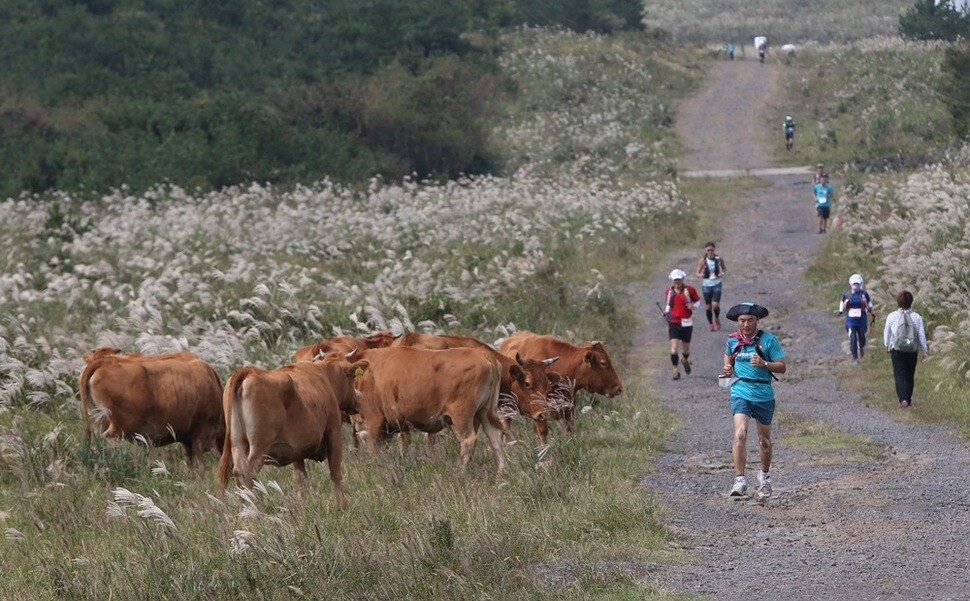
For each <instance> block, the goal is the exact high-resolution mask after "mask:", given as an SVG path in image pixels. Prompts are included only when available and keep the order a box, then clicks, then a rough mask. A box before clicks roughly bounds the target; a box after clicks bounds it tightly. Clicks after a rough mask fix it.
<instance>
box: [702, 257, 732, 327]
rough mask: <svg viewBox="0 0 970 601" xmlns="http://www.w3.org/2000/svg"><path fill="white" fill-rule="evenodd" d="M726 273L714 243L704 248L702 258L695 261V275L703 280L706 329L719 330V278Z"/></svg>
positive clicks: (722, 260)
mask: <svg viewBox="0 0 970 601" xmlns="http://www.w3.org/2000/svg"><path fill="white" fill-rule="evenodd" d="M726 273H727V267H726V266H725V265H724V259H722V258H721V256H720V255H718V254H717V253H716V252H715V251H714V243H713V242H708V243H707V244H706V245H705V246H704V256H703V257H701V258H700V259H698V261H697V270H696V273H695V275H696V276H697V277H699V278H702V279H703V286H702V288H701V290H702V292H703V294H704V311H705V312H706V313H707V329H709V330H710V331H712V332H713V331H714V330H720V329H721V278H722V277H724V274H726Z"/></svg>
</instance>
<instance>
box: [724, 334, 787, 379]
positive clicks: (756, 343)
mask: <svg viewBox="0 0 970 601" xmlns="http://www.w3.org/2000/svg"><path fill="white" fill-rule="evenodd" d="M763 333H764V330H758V331H757V333H755V335H754V338H752V339H750V340H748V339H746V338H745V337H744V336H743V335H741V332H740V331H737V332H734V333H733V334H731V335H730V336H728V338H733V339H735V340H737V341H738V343H737V345H735V347H734V352H733V353H731V360H732V361H733V360H734V359H736V358H737V356H738V355H740V354H741V348H742V347H745V346H753V347H754V352H756V353H758V356H759V357H761V358H762V359H764V360H765V361H767V360H768V357H766V356H765V351H764V349H763V348H761V335H762V334H763ZM768 373H769V374H771V378H772V379H773V380H775V381H778V376H776V375H775V374H774V373H772V372H770V371H769V372H768ZM739 379H740V380H742V381H745V382H762V380H752V379H750V378H739ZM770 381H771V380H764V382H770Z"/></svg>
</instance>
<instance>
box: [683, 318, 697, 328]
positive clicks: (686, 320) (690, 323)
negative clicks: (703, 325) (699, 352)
mask: <svg viewBox="0 0 970 601" xmlns="http://www.w3.org/2000/svg"><path fill="white" fill-rule="evenodd" d="M693 325H694V318H693V317H681V318H680V327H682V328H689V327H691V326H693Z"/></svg>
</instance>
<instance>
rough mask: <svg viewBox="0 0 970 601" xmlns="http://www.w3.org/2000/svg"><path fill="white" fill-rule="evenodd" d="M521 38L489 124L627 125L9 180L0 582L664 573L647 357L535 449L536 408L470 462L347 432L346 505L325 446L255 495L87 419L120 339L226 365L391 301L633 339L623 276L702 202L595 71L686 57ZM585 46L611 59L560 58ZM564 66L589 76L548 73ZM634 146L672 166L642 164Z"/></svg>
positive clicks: (168, 585) (442, 322)
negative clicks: (100, 181)
mask: <svg viewBox="0 0 970 601" xmlns="http://www.w3.org/2000/svg"><path fill="white" fill-rule="evenodd" d="M509 48H510V50H509V58H508V61H509V62H508V63H506V64H507V65H508V68H509V72H510V73H511V74H512V76H513V77H514V78H515V80H516V81H517V86H518V88H519V89H520V90H521V94H520V97H519V98H520V99H521V100H520V101H521V102H528V103H529V105H530V107H531V108H530V110H529V112H528V113H527V114H524V113H523V114H520V116H519V117H510V119H509V120H507V121H505V122H503V123H500V124H498V126H497V127H498V132H497V138H498V139H501V140H505V141H506V143H508V144H510V147H511V145H512V144H520V145H524V144H531V143H532V138H533V136H535V135H537V133H536V132H539V131H543V132H553V131H555V129H556V128H553V129H552V130H548V129H543V128H542V127H540V126H539V125H535V126H534V127H533V126H529V125H528V124H529V123H535V124H541V123H552V122H554V121H555V119H563V121H562V123H567V124H574V123H581V122H583V121H584V120H586V119H591V120H594V121H595V122H596V123H599V124H611V123H612V124H614V125H611V126H610V127H609V129H610V131H611V132H612V131H613V129H614V128H619V131H618V132H614V133H610V134H609V135H607V136H606V137H599V136H597V135H593V132H595V130H596V127H590V128H589V129H586V130H581V131H580V130H577V132H576V135H575V136H567V135H563V132H556V136H558V138H556V139H558V140H560V142H556V143H555V144H549V145H545V144H544V145H542V147H541V152H540V151H533V154H532V155H531V156H532V157H534V158H536V159H537V160H528V161H526V160H523V161H518V162H517V161H515V160H513V162H512V167H511V168H510V172H509V175H508V176H506V177H483V178H465V179H461V180H458V181H453V182H449V183H434V182H421V181H404V182H400V183H391V182H382V181H377V180H375V181H374V182H372V183H371V185H370V186H369V187H367V188H365V189H362V190H356V189H350V188H345V187H341V186H337V185H335V184H332V183H330V182H318V183H312V184H307V185H305V186H302V187H298V188H296V189H294V190H290V191H285V192H284V191H280V190H274V189H273V188H270V187H266V186H258V185H253V186H251V187H248V188H245V189H243V188H228V189H225V190H222V191H220V192H215V193H210V194H196V193H192V192H190V191H186V190H181V189H178V188H175V187H171V186H164V185H160V186H158V187H156V188H155V189H153V190H151V191H149V192H148V193H146V194H143V195H134V194H131V193H129V192H128V191H126V190H124V189H122V190H118V191H116V192H115V193H113V194H110V195H107V196H104V197H103V198H100V199H98V200H96V201H85V200H82V199H81V198H80V197H78V196H75V195H72V194H70V193H66V192H54V193H51V194H49V195H45V196H40V197H34V196H31V197H22V198H18V199H10V200H7V201H6V202H3V203H0V315H3V316H4V319H3V321H2V323H0V365H2V370H0V524H2V526H3V528H4V529H5V532H6V537H5V538H4V539H3V540H2V541H0V555H2V557H3V561H2V562H0V598H28V597H29V598H54V597H60V598H90V597H95V596H97V597H112V598H129V597H135V596H137V597H142V598H166V599H168V598H174V597H187V598H215V599H225V598H232V597H244V598H251V597H262V598H271V599H277V598H280V599H282V598H291V597H300V596H306V597H326V598H336V599H362V598H373V599H386V598H392V597H394V598H397V597H407V598H427V599H431V598H434V599H468V598H507V597H510V596H528V597H530V598H575V597H576V596H577V595H579V596H585V597H587V598H596V597H599V596H602V597H604V598H644V597H649V596H651V595H654V594H655V593H656V591H655V590H654V589H653V587H652V586H651V585H650V583H649V571H650V570H651V569H652V566H654V565H655V564H656V563H657V562H663V561H668V560H670V559H671V558H672V555H671V552H670V551H669V550H668V548H667V546H666V544H665V539H666V537H667V536H668V535H667V533H666V532H665V531H664V529H663V527H662V525H661V523H660V521H659V518H658V515H657V513H658V512H657V508H656V507H655V506H654V504H653V502H652V501H651V500H650V498H649V497H648V495H647V493H646V492H644V491H643V490H641V489H640V488H639V487H638V486H637V485H636V478H637V476H639V475H640V474H642V472H643V470H644V469H645V468H646V466H647V465H648V462H649V458H650V457H651V456H652V455H653V454H655V453H657V452H658V450H659V445H660V444H661V440H662V426H661V423H662V421H661V420H662V419H663V416H662V415H661V414H660V413H659V412H657V411H655V410H653V409H651V410H649V411H648V410H646V408H648V407H651V405H652V404H653V403H654V400H653V399H651V398H650V397H649V396H648V395H647V394H646V393H645V392H643V391H640V390H638V389H637V386H635V385H630V382H627V389H628V391H627V393H625V395H624V396H623V397H621V398H620V399H617V400H611V401H609V402H600V401H599V400H597V399H591V398H588V397H581V398H580V411H579V413H578V419H577V431H576V432H575V433H574V434H573V435H572V436H567V435H565V434H564V433H563V432H561V431H559V430H558V429H555V428H554V429H553V432H552V435H551V439H552V447H551V448H550V449H543V450H542V452H541V453H540V452H538V450H537V449H536V448H535V443H534V442H533V438H532V436H533V435H532V434H531V432H530V428H528V427H527V426H528V424H524V423H523V424H514V426H513V427H514V429H515V431H516V432H518V434H519V437H520V438H521V442H519V443H518V444H517V445H514V446H513V447H512V448H511V449H510V455H511V466H510V468H509V470H508V473H507V474H506V475H505V476H503V477H502V479H501V480H496V479H495V476H494V475H493V469H492V467H491V462H492V458H491V457H490V456H489V453H488V452H487V451H482V452H479V453H478V454H476V456H475V458H474V459H473V461H472V464H471V466H470V467H469V468H468V470H467V471H465V472H461V471H459V470H458V467H457V464H458V462H457V448H456V444H455V442H454V441H452V440H446V441H444V442H443V443H440V444H439V445H436V446H434V447H431V448H428V449H425V448H423V447H422V446H421V445H413V446H412V447H410V448H409V449H407V450H406V451H405V452H404V453H403V456H400V455H399V452H398V451H397V450H396V449H393V448H389V449H387V450H385V451H383V452H382V453H380V454H378V455H377V456H374V457H371V456H370V455H369V454H366V453H357V452H354V451H350V452H349V456H348V457H347V458H346V461H345V484H346V486H347V492H348V496H349V499H350V508H349V509H348V510H347V511H344V512H341V511H339V510H338V509H337V507H336V503H335V501H334V498H333V493H332V491H331V489H330V485H329V479H328V478H327V477H326V468H325V467H320V466H318V465H316V464H313V465H311V466H310V485H309V487H308V489H307V490H306V492H305V494H304V495H303V496H302V497H299V496H297V495H296V494H295V482H294V478H293V476H292V475H291V470H289V469H280V468H277V467H274V466H268V467H266V468H264V471H263V472H262V473H261V474H260V478H261V484H260V485H258V486H256V487H255V490H254V491H253V492H252V493H251V494H248V493H246V494H244V493H242V492H241V491H239V492H232V491H234V490H235V489H231V492H230V493H229V494H228V495H227V496H226V497H223V498H219V497H215V496H213V495H212V494H211V493H212V491H213V490H214V459H213V458H212V457H208V456H207V457H206V459H205V465H204V467H203V469H202V470H201V471H198V472H194V471H191V470H190V469H189V468H188V467H187V466H186V465H185V463H184V458H183V455H182V452H181V450H180V449H178V448H176V447H174V446H173V447H167V448H162V449H154V448H147V447H145V446H144V445H142V444H138V443H136V444H131V443H113V442H104V441H96V444H95V446H94V447H93V448H88V447H87V446H86V445H85V444H83V442H82V428H81V424H80V421H79V420H78V418H77V403H76V401H75V398H74V397H75V390H74V387H75V386H76V384H75V381H76V378H77V374H78V372H79V370H80V368H81V364H82V361H81V359H80V354H81V353H82V352H83V351H85V350H88V349H89V348H91V347H93V346H97V345H103V344H109V345H112V346H118V347H122V348H124V349H125V350H131V351H140V352H146V353H154V352H161V351H171V350H182V349H188V350H192V351H194V352H197V353H198V354H200V355H201V356H202V357H204V358H205V359H207V360H209V361H210V362H212V363H213V365H214V366H215V367H216V368H217V370H218V371H219V372H220V374H221V375H222V376H223V377H225V376H226V375H228V373H229V372H230V371H231V370H233V369H235V368H237V367H239V366H240V365H243V364H251V363H256V364H261V365H264V366H267V367H275V366H277V365H280V364H283V363H286V362H288V360H289V357H290V356H291V354H292V352H293V351H294V350H295V349H296V348H297V347H298V346H300V345H302V344H306V343H307V342H309V341H313V340H316V339H318V338H323V337H326V336H329V335H331V334H333V333H338V332H339V333H345V332H346V333H357V332H365V331H370V330H372V329H383V328H390V329H393V330H395V331H403V330H410V329H422V330H426V331H442V330H449V331H459V332H467V333H473V334H476V335H478V336H480V337H483V338H485V339H492V338H495V337H497V336H499V335H501V334H503V333H505V332H507V331H509V330H510V329H512V328H513V327H519V328H526V327H527V328H532V329H537V330H541V331H550V332H554V333H557V334H559V335H562V336H565V337H569V338H574V339H579V340H582V339H589V338H600V339H607V340H610V341H611V342H612V344H611V349H612V350H614V351H615V354H617V355H620V354H621V353H622V346H621V345H618V344H615V342H616V341H618V340H622V339H624V338H625V337H624V334H623V332H624V331H625V330H627V329H628V328H629V327H630V323H631V322H630V318H629V316H626V315H624V314H623V313H622V312H621V311H620V310H619V309H618V306H617V303H616V302H615V299H614V292H613V289H614V286H615V284H616V283H617V280H616V276H617V274H620V273H630V272H633V271H634V270H636V269H638V267H639V266H641V265H642V264H650V263H651V261H653V260H655V257H656V256H657V253H658V252H659V250H658V249H659V246H660V245H661V244H662V243H663V242H664V241H665V240H673V239H683V235H684V231H685V230H687V229H689V228H688V225H687V224H689V222H690V221H691V219H690V215H691V211H692V208H691V206H690V203H689V202H688V201H687V200H686V199H685V198H684V196H683V195H682V194H681V192H680V190H679V189H678V188H677V186H676V185H675V184H674V183H673V182H672V181H671V180H669V179H667V178H666V177H664V176H662V175H660V174H661V173H663V171H664V170H663V169H652V164H653V163H654V162H655V161H657V162H662V163H663V162H667V161H669V159H668V158H667V154H666V152H667V150H666V149H669V148H672V147H673V144H672V143H670V140H672V135H673V134H672V133H671V132H670V131H669V130H668V129H667V126H668V125H669V123H668V121H669V119H668V117H667V116H666V112H665V111H659V110H653V109H650V110H648V111H646V112H644V113H643V114H639V115H638V116H637V119H639V122H638V125H637V126H636V127H635V128H629V127H628V126H627V124H626V123H625V120H626V119H627V118H628V117H629V115H631V114H633V113H631V112H629V111H633V110H634V107H633V106H632V105H633V104H634V103H632V102H631V101H629V100H628V99H627V98H626V97H624V96H621V94H623V88H624V86H622V85H619V86H616V87H615V88H613V89H612V90H611V91H610V92H609V93H604V94H599V92H605V91H606V90H605V86H607V85H608V82H609V81H610V79H611V74H612V76H615V79H616V80H617V81H620V82H623V81H629V80H631V79H636V78H639V77H647V76H649V77H650V78H651V79H650V81H651V83H652V84H653V87H650V86H639V87H631V88H630V90H629V93H630V94H633V95H635V96H636V97H637V102H641V103H643V105H644V106H646V107H659V106H662V105H663V106H666V104H667V103H670V102H673V101H674V98H675V97H676V94H678V93H680V92H682V91H683V90H685V89H686V88H687V87H688V85H689V80H690V77H692V76H691V75H690V74H691V73H692V72H693V71H692V68H691V67H683V68H680V67H677V66H676V64H675V63H674V62H672V61H673V59H674V58H677V57H670V56H667V57H665V58H664V59H663V60H660V59H658V58H657V57H656V54H655V52H656V50H655V49H651V48H650V47H648V46H645V45H644V43H643V42H640V41H637V40H634V39H633V38H629V39H627V40H626V41H623V40H619V41H606V40H605V39H604V38H600V37H596V36H577V35H573V34H567V33H552V32H546V31H531V30H530V31H528V32H523V33H522V37H521V38H512V39H510V41H509ZM589 56H596V57H598V58H597V59H596V60H597V62H596V64H597V65H598V68H597V69H596V70H591V69H577V70H570V69H568V68H562V67H561V66H557V67H556V68H554V69H551V70H548V71H547V70H545V66H548V65H568V64H571V61H577V62H588V61H590V60H591V59H590V58H589ZM678 60H680V59H678ZM683 62H684V63H685V64H689V62H690V61H689V59H687V58H685V59H683ZM533 63H535V64H533ZM593 73H595V75H596V76H597V77H598V78H599V79H598V80H595V81H593V80H591V79H590V78H591V77H592V74H593ZM631 74H632V75H631ZM542 77H546V78H550V79H549V80H548V81H547V85H546V86H542V85H537V82H536V78H542ZM559 79H562V82H559V81H558V80H559ZM556 86H561V87H562V89H566V90H586V93H585V94H584V95H583V96H582V97H572V96H569V95H568V94H567V95H553V96H552V97H546V96H545V93H546V92H545V90H547V89H551V88H553V87H556ZM601 87H604V89H603V90H600V89H599V88H601ZM653 90H655V92H654V91H653ZM620 101H622V106H623V107H626V108H624V109H623V110H622V111H620V112H619V113H618V112H616V111H615V110H614V109H615V108H616V107H615V106H614V103H615V102H620ZM573 113H575V114H581V115H583V117H582V118H575V117H570V116H569V115H570V114H573ZM554 117H555V119H554ZM625 137H626V138H627V139H625ZM560 143H561V144H569V145H570V147H569V149H568V151H560V150H559V149H558V147H557V144H560ZM628 146H629V147H631V148H633V150H628ZM519 147H521V146H519ZM648 147H649V148H650V151H649V152H646V151H643V152H641V151H640V150H637V148H648ZM546 153H548V154H546ZM509 154H510V155H512V156H515V155H514V153H513V152H511V151H510V153H509ZM591 157H595V160H593V158H591ZM547 158H548V160H547ZM641 167H642V168H643V172H644V173H648V174H656V175H654V176H651V177H643V176H637V175H636V171H637V168H641ZM675 216H679V217H681V218H679V219H672V217H675ZM618 358H620V359H622V358H621V357H618ZM621 363H622V361H621ZM585 408H588V409H585ZM583 409H585V410H583ZM479 446H482V447H483V446H486V445H479ZM593 566H595V567H593ZM550 574H552V575H553V576H550ZM581 589H584V590H583V592H580V590H581Z"/></svg>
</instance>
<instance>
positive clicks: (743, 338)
mask: <svg viewBox="0 0 970 601" xmlns="http://www.w3.org/2000/svg"><path fill="white" fill-rule="evenodd" d="M765 317H768V309H766V308H764V307H762V306H761V305H757V304H755V303H752V302H745V303H741V304H739V305H735V306H733V307H731V310H730V311H728V312H727V318H728V319H729V320H731V321H736V322H738V331H737V332H734V333H733V334H731V335H730V336H729V337H728V342H727V346H725V348H724V370H723V371H722V372H721V375H720V377H721V378H722V379H723V380H722V381H725V382H728V383H730V388H731V397H730V398H729V399H728V403H729V404H730V406H731V414H732V415H733V419H734V444H733V445H732V448H731V454H732V457H733V459H734V474H735V478H734V485H733V486H732V487H731V496H737V497H739V496H743V495H745V494H747V492H748V478H747V476H746V475H745V465H746V464H747V460H748V450H747V444H748V423H749V422H750V420H751V418H752V417H753V418H754V419H755V424H756V427H757V430H758V451H759V453H760V458H761V471H760V472H758V493H759V495H760V496H761V497H762V498H764V497H767V496H769V495H770V494H771V476H770V475H769V472H768V470H769V469H770V468H771V450H772V447H771V420H772V418H773V417H774V413H775V391H774V388H772V386H771V383H772V381H773V380H774V379H776V378H775V374H776V373H779V374H783V373H785V370H786V369H787V366H786V365H785V352H784V351H783V350H782V348H781V345H780V344H779V343H778V339H777V338H775V336H774V335H773V334H772V333H771V332H765V331H763V330H761V329H759V328H758V322H759V321H760V320H761V319H764V318H765Z"/></svg>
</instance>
